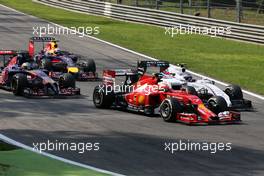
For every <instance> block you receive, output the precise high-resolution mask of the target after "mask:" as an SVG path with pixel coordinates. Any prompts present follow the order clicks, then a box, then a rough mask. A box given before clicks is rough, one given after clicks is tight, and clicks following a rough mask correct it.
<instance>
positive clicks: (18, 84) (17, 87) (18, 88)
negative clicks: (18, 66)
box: [11, 73, 28, 96]
mask: <svg viewBox="0 0 264 176" xmlns="http://www.w3.org/2000/svg"><path fill="white" fill-rule="evenodd" d="M27 84H28V81H27V75H25V74H21V73H20V74H15V75H14V76H13V79H12V82H11V89H12V91H13V94H14V95H16V96H22V95H23V94H24V89H25V88H26V87H27Z"/></svg>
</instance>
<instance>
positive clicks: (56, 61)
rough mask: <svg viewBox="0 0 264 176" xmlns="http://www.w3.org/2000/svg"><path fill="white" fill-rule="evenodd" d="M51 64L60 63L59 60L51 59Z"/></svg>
mask: <svg viewBox="0 0 264 176" xmlns="http://www.w3.org/2000/svg"><path fill="white" fill-rule="evenodd" d="M51 62H52V63H58V62H61V60H58V59H53V60H52V61H51Z"/></svg>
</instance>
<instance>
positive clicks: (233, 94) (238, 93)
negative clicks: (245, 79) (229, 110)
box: [224, 85, 243, 100]
mask: <svg viewBox="0 0 264 176" xmlns="http://www.w3.org/2000/svg"><path fill="white" fill-rule="evenodd" d="M224 92H225V93H226V94H227V95H228V96H229V97H230V99H232V100H242V99H243V93H242V90H241V88H240V86H238V85H229V86H227V87H226V89H225V91H224Z"/></svg>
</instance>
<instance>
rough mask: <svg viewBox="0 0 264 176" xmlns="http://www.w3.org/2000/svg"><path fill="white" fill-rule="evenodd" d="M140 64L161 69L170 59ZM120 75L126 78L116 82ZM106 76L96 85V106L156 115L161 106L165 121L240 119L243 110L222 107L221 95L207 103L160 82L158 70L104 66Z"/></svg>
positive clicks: (195, 121)
mask: <svg viewBox="0 0 264 176" xmlns="http://www.w3.org/2000/svg"><path fill="white" fill-rule="evenodd" d="M139 65H141V66H144V69H145V68H147V67H160V69H161V71H162V70H163V69H165V68H166V67H167V66H168V65H169V63H167V62H162V61H142V62H141V63H140V64H139ZM142 68H143V67H142ZM140 69H141V68H139V70H140ZM144 73H145V71H144ZM118 76H124V77H125V78H126V79H125V82H124V83H123V84H122V85H116V81H117V79H118ZM137 76H139V78H136V77H137ZM103 79H104V82H103V84H102V85H99V86H96V87H95V89H94V93H93V102H94V104H95V106H96V107H97V108H110V107H116V108H123V109H126V110H130V111H136V112H143V113H145V114H147V115H153V114H154V113H155V109H158V110H159V113H160V116H161V117H162V118H163V119H164V121H166V122H173V121H179V122H184V123H187V124H200V123H205V124H212V123H236V122H240V121H241V120H240V113H237V112H231V111H227V109H226V107H221V101H222V98H221V97H212V98H211V99H210V101H208V104H204V103H203V102H202V100H201V99H200V98H199V97H197V96H195V95H191V94H188V93H187V91H186V90H173V89H170V88H169V86H168V85H166V84H164V83H162V82H160V78H159V76H158V74H155V75H154V76H152V75H147V74H144V75H138V71H132V70H131V69H130V70H121V71H120V70H105V71H104V75H103Z"/></svg>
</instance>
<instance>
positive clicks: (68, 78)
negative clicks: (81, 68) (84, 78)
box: [59, 73, 76, 88]
mask: <svg viewBox="0 0 264 176" xmlns="http://www.w3.org/2000/svg"><path fill="white" fill-rule="evenodd" d="M59 85H60V86H61V87H63V88H75V85H76V81H75V77H74V75H72V74H70V73H65V74H63V76H62V77H61V78H60V81H59Z"/></svg>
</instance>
